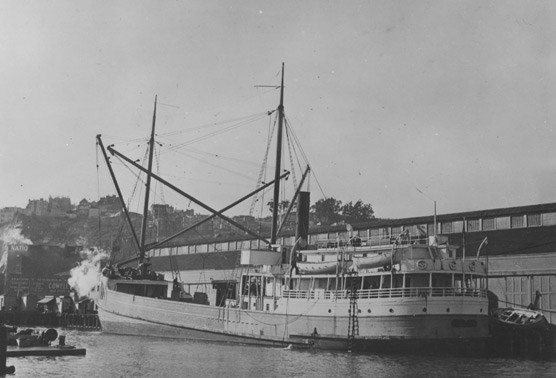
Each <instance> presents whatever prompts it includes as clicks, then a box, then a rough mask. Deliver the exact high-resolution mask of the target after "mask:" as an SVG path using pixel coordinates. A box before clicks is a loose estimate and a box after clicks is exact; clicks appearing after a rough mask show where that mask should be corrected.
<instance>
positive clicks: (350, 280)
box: [346, 277, 361, 290]
mask: <svg viewBox="0 0 556 378" xmlns="http://www.w3.org/2000/svg"><path fill="white" fill-rule="evenodd" d="M352 284H353V285H355V286H354V287H355V289H357V290H360V289H361V277H347V279H346V290H351V285H352Z"/></svg>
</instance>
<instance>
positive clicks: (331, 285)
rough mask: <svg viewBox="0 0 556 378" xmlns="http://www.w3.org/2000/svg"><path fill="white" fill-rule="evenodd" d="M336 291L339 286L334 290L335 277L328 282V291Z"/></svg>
mask: <svg viewBox="0 0 556 378" xmlns="http://www.w3.org/2000/svg"><path fill="white" fill-rule="evenodd" d="M336 289H338V290H340V289H341V288H340V286H338V288H336V277H333V278H331V279H330V280H329V281H328V290H336Z"/></svg>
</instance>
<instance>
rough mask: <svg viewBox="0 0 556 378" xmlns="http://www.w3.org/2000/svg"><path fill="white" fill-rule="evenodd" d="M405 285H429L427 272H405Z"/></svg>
mask: <svg viewBox="0 0 556 378" xmlns="http://www.w3.org/2000/svg"><path fill="white" fill-rule="evenodd" d="M405 287H429V275H428V274H423V273H419V274H407V275H406V276H405Z"/></svg>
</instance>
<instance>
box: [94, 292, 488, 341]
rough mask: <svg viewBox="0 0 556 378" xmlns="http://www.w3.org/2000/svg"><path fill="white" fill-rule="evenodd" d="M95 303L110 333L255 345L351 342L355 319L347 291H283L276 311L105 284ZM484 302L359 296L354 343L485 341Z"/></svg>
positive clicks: (486, 319)
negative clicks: (286, 294)
mask: <svg viewBox="0 0 556 378" xmlns="http://www.w3.org/2000/svg"><path fill="white" fill-rule="evenodd" d="M97 303H98V307H99V317H100V321H101V324H102V327H103V331H105V332H108V333H116V334H128V335H148V336H159V337H173V338H185V339H194V340H208V341H228V342H235V343H244V344H257V345H289V344H294V345H296V346H300V347H301V346H304V347H309V346H312V347H317V348H324V349H328V348H330V349H345V348H346V343H347V339H348V337H347V336H348V324H349V321H350V317H349V312H348V309H349V299H347V298H344V299H339V298H336V299H333V298H328V299H325V298H320V299H310V300H308V299H304V298H299V299H296V298H281V299H279V300H278V302H277V308H276V310H275V311H252V310H246V309H239V308H225V307H215V306H211V305H200V304H194V303H185V302H178V301H171V300H167V299H155V298H148V297H141V296H135V295H131V294H126V293H121V292H117V291H113V290H109V289H107V288H106V286H104V287H103V288H102V289H101V292H100V297H99V298H98V300H97ZM486 307H487V304H486V303H485V301H484V298H479V297H477V298H470V297H460V298H458V297H438V298H435V297H429V298H423V297H409V298H374V299H370V298H369V299H360V300H359V314H358V317H357V322H358V326H359V327H358V331H359V332H358V335H356V336H355V337H354V344H353V345H354V349H362V350H372V349H373V346H375V347H377V346H381V347H380V348H383V347H384V346H383V344H384V343H385V342H389V343H391V344H392V343H393V344H400V342H401V343H403V344H404V345H405V346H408V345H416V346H418V345H423V344H427V343H432V344H433V345H441V343H444V342H447V343H453V342H457V343H461V342H464V343H465V342H470V341H473V342H481V341H484V340H485V339H486V338H487V337H488V317H487V315H486V313H487V308H486ZM447 308H449V309H450V310H449V311H450V312H451V313H447ZM425 309H426V311H425Z"/></svg>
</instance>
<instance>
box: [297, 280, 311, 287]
mask: <svg viewBox="0 0 556 378" xmlns="http://www.w3.org/2000/svg"><path fill="white" fill-rule="evenodd" d="M310 287H311V279H310V278H302V279H301V282H300V284H299V290H309V288H310Z"/></svg>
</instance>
